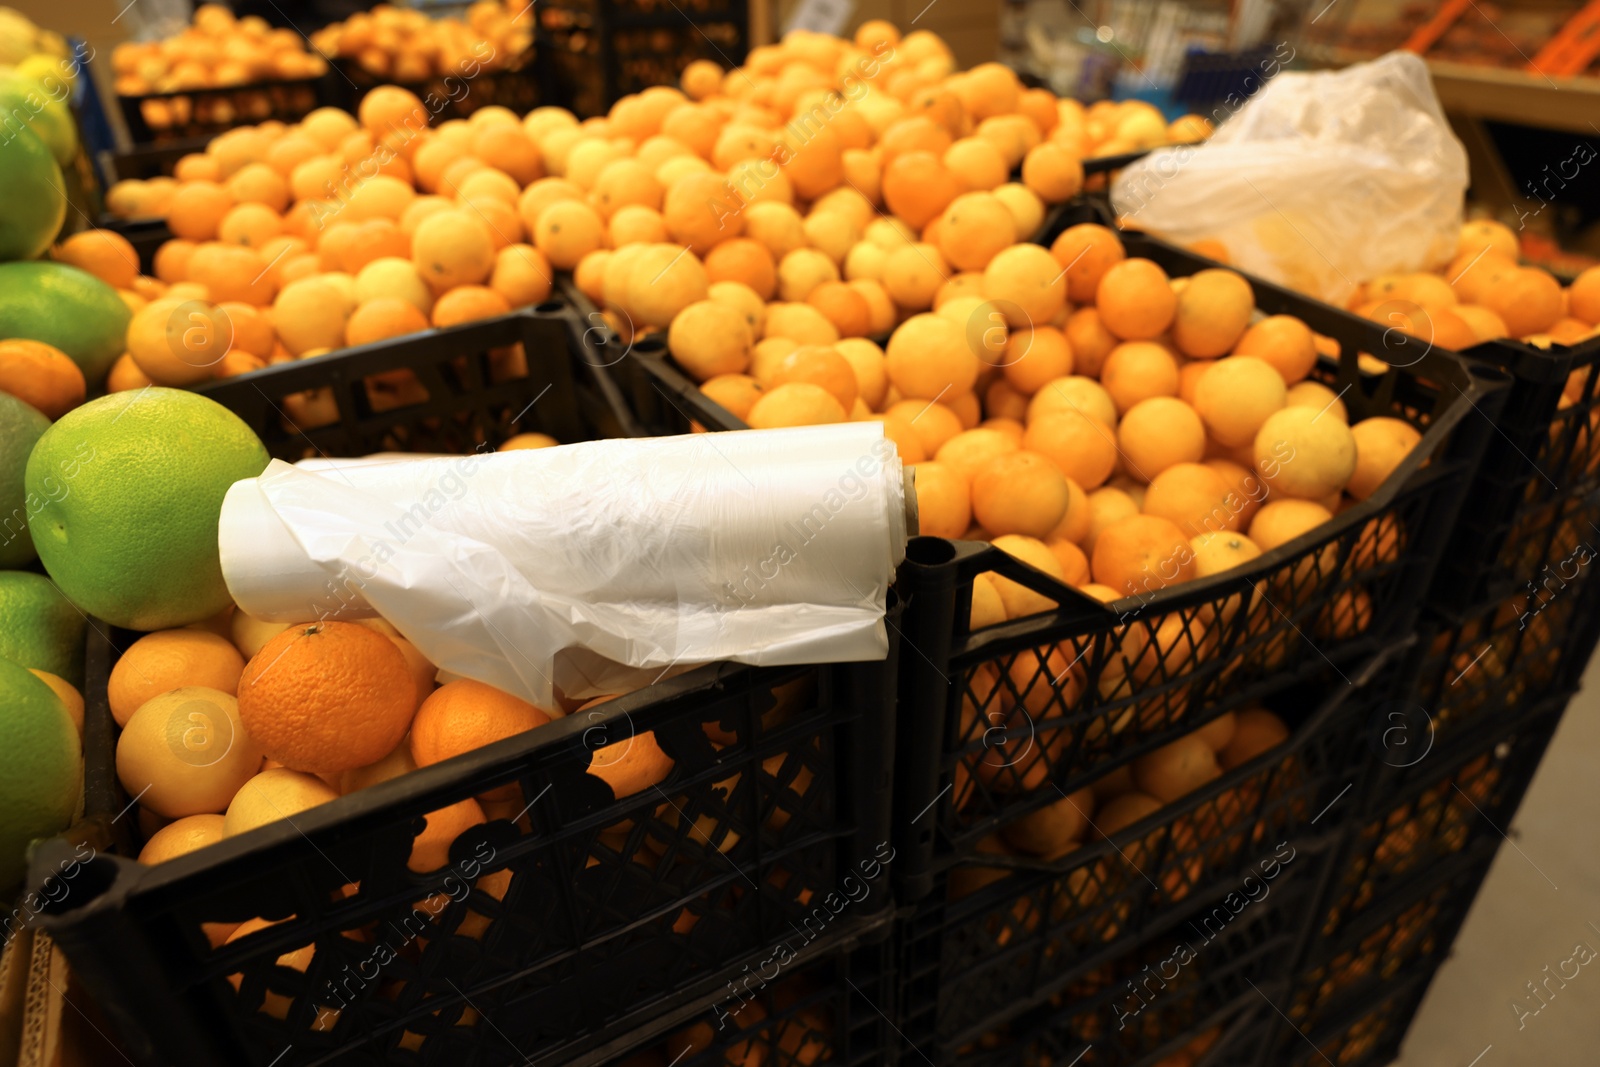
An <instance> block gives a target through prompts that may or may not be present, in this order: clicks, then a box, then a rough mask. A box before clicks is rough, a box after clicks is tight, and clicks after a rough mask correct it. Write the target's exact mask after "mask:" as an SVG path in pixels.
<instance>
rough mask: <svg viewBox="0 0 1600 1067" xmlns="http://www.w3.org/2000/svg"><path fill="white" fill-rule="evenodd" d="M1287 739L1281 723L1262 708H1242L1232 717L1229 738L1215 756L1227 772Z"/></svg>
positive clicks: (1285, 730) (1286, 731)
mask: <svg viewBox="0 0 1600 1067" xmlns="http://www.w3.org/2000/svg"><path fill="white" fill-rule="evenodd" d="M1287 740H1289V728H1288V727H1287V726H1285V725H1284V724H1283V720H1282V719H1280V718H1278V717H1277V716H1276V715H1274V714H1272V712H1270V711H1267V710H1265V709H1264V708H1244V709H1242V710H1241V711H1239V713H1238V715H1237V716H1236V718H1235V725H1234V730H1233V738H1232V739H1231V740H1230V741H1229V742H1228V744H1227V746H1226V747H1224V748H1223V749H1222V751H1221V752H1219V753H1217V762H1219V763H1221V764H1222V769H1223V770H1227V771H1231V770H1233V769H1234V768H1235V767H1238V766H1241V765H1243V764H1246V763H1249V762H1250V761H1251V760H1253V759H1255V758H1256V757H1257V756H1259V755H1261V754H1262V753H1263V752H1270V751H1271V750H1272V749H1275V748H1277V747H1278V746H1279V745H1281V744H1283V743H1284V742H1285V741H1287Z"/></svg>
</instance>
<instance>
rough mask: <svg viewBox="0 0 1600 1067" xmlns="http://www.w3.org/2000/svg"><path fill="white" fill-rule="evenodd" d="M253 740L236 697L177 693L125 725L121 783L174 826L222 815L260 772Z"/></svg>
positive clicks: (187, 690)
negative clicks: (187, 819)
mask: <svg viewBox="0 0 1600 1067" xmlns="http://www.w3.org/2000/svg"><path fill="white" fill-rule="evenodd" d="M213 636H215V635H213ZM253 741H254V739H253V738H250V737H247V736H245V731H244V730H243V729H242V727H241V725H240V720H239V711H238V702H237V701H236V700H235V699H234V698H233V697H232V696H231V695H230V694H228V693H224V692H222V691H221V690H218V689H208V688H205V687H204V686H183V687H180V688H177V689H171V690H168V691H167V692H165V693H161V694H159V695H157V696H154V697H152V698H150V699H149V700H147V701H145V702H144V703H143V704H141V705H139V708H138V710H137V711H135V712H134V713H133V715H132V716H131V717H129V719H128V721H127V723H126V724H124V726H123V728H122V734H121V736H119V737H118V739H117V756H116V760H117V779H118V781H120V782H121V783H122V787H123V788H124V789H126V790H127V791H128V792H129V794H130V795H133V796H137V797H139V802H140V804H142V805H143V806H144V807H145V808H146V809H148V810H150V811H153V812H155V813H156V814H158V815H163V816H165V817H167V818H169V819H175V818H181V817H182V816H185V815H203V814H212V813H217V812H220V811H222V810H223V809H224V808H225V807H227V806H228V803H229V802H230V800H231V799H232V798H233V796H234V794H235V793H237V792H238V790H239V787H240V786H242V785H243V784H244V783H245V782H246V781H247V780H248V779H249V778H250V777H251V776H252V775H254V774H255V773H256V771H257V770H258V769H259V768H260V766H261V753H260V751H259V750H258V749H257V748H256V746H255V744H254V743H253Z"/></svg>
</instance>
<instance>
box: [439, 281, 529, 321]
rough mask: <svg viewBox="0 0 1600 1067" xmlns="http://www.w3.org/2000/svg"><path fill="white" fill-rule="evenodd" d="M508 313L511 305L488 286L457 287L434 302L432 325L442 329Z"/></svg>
mask: <svg viewBox="0 0 1600 1067" xmlns="http://www.w3.org/2000/svg"><path fill="white" fill-rule="evenodd" d="M510 312H511V304H510V303H509V302H508V301H507V300H506V298H505V297H503V296H501V295H500V294H499V293H498V292H496V291H495V290H494V289H491V288H490V287H489V286H487V285H458V286H457V287H456V288H454V289H451V290H450V291H449V292H447V293H445V294H444V295H443V296H441V297H439V299H438V300H437V301H435V302H434V305H433V324H434V325H435V326H437V327H439V328H440V329H443V328H444V327H446V326H458V325H460V324H461V323H463V322H475V321H477V320H479V319H492V318H494V317H495V316H497V315H507V314H510Z"/></svg>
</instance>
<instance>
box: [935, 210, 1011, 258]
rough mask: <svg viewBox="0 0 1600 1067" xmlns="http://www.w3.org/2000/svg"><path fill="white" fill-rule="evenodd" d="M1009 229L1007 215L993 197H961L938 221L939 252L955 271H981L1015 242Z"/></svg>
mask: <svg viewBox="0 0 1600 1067" xmlns="http://www.w3.org/2000/svg"><path fill="white" fill-rule="evenodd" d="M1013 225H1014V223H1013V221H1012V216H1011V212H1010V211H1009V210H1008V209H1007V208H1006V206H1005V205H1004V204H1003V203H1001V202H1000V200H999V199H998V198H997V197H995V196H994V194H992V193H984V192H973V193H962V194H961V195H960V196H958V197H956V198H955V199H954V200H952V201H951V202H950V206H949V207H947V208H945V210H944V214H943V216H942V217H941V220H940V226H939V242H938V243H939V250H940V251H941V252H943V253H944V257H945V259H946V260H948V261H949V262H950V263H951V264H953V265H954V266H955V267H956V268H957V269H959V270H972V271H978V270H983V268H985V267H987V266H988V265H989V261H990V260H992V259H994V257H995V256H996V255H998V254H999V253H1000V252H1001V251H1002V250H1004V249H1005V248H1007V247H1009V246H1010V245H1011V244H1012V242H1014V241H1015V240H1016V238H1017V234H1016V233H1015V232H1014V231H1013V229H1012V227H1013Z"/></svg>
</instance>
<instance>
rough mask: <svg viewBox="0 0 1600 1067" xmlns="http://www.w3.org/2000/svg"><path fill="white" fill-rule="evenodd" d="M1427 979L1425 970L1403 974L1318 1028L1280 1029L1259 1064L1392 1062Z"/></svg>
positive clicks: (1360, 1066)
mask: <svg viewBox="0 0 1600 1067" xmlns="http://www.w3.org/2000/svg"><path fill="white" fill-rule="evenodd" d="M1432 978H1433V974H1432V972H1431V971H1426V972H1422V971H1419V972H1417V973H1414V974H1408V975H1405V976H1404V977H1402V978H1400V979H1399V980H1397V981H1393V982H1389V983H1387V984H1385V985H1384V986H1382V987H1381V988H1378V989H1375V990H1372V991H1371V992H1370V995H1369V997H1368V999H1366V1000H1365V1001H1363V1002H1362V1003H1360V1004H1358V1005H1356V1006H1354V1007H1351V1008H1349V1009H1348V1010H1347V1012H1346V1014H1344V1015H1342V1016H1339V1017H1338V1018H1336V1019H1334V1020H1332V1021H1330V1022H1329V1023H1328V1025H1327V1026H1325V1027H1324V1028H1323V1029H1321V1030H1317V1031H1313V1032H1311V1033H1304V1032H1301V1031H1298V1030H1296V1031H1293V1032H1289V1033H1287V1034H1285V1035H1284V1036H1283V1037H1282V1038H1281V1040H1280V1041H1279V1043H1277V1044H1275V1045H1273V1046H1272V1047H1271V1048H1270V1049H1269V1051H1268V1054H1267V1057H1266V1058H1265V1059H1263V1060H1262V1065H1263V1067H1329V1065H1330V1064H1331V1065H1332V1067H1383V1065H1384V1064H1390V1063H1393V1062H1394V1061H1395V1059H1396V1058H1397V1057H1398V1056H1399V1055H1400V1044H1401V1042H1402V1041H1404V1040H1405V1036H1406V1031H1407V1030H1408V1029H1410V1027H1411V1020H1412V1018H1413V1017H1414V1016H1415V1015H1416V1014H1417V1009H1418V1008H1419V1007H1421V1006H1422V998H1423V997H1424V996H1426V995H1427V992H1428V983H1429V982H1430V981H1431V980H1432Z"/></svg>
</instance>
